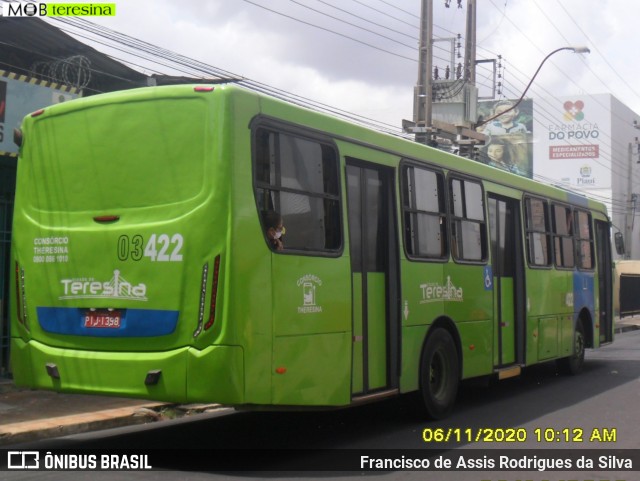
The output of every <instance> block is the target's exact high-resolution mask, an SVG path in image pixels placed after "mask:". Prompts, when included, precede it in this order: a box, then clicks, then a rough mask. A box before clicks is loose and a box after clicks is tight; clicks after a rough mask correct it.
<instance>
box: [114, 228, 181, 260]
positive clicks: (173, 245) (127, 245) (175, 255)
mask: <svg viewBox="0 0 640 481" xmlns="http://www.w3.org/2000/svg"><path fill="white" fill-rule="evenodd" d="M183 243H184V240H183V238H182V234H173V235H172V236H169V235H168V234H151V237H149V240H148V241H147V242H146V243H145V241H144V238H143V237H142V236H141V235H134V236H132V237H129V236H128V235H121V236H120V237H119V238H118V259H120V260H121V261H127V260H129V259H131V260H134V261H139V260H142V259H143V258H145V257H147V258H149V259H150V260H151V262H182V246H183Z"/></svg>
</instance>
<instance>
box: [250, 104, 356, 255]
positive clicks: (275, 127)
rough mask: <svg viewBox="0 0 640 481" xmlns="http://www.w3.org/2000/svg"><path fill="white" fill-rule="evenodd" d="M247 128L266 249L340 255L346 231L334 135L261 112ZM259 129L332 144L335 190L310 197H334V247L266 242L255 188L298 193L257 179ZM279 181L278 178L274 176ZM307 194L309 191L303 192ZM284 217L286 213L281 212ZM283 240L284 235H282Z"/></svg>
mask: <svg viewBox="0 0 640 481" xmlns="http://www.w3.org/2000/svg"><path fill="white" fill-rule="evenodd" d="M249 129H250V135H251V138H250V142H251V188H252V191H253V200H254V206H255V212H256V216H257V218H258V223H259V224H260V229H261V230H262V236H263V238H264V241H265V246H266V247H267V248H268V249H269V252H270V253H273V254H282V255H297V256H300V255H302V256H309V257H328V258H337V257H341V256H342V254H343V252H344V245H345V234H344V212H343V210H344V201H343V192H342V191H343V180H344V179H343V176H342V169H343V164H344V162H343V159H342V156H341V154H340V149H338V146H337V144H336V142H335V140H334V138H333V137H332V136H330V135H327V134H326V133H323V132H322V131H319V130H314V129H311V128H306V127H304V126H301V125H298V124H295V123H291V122H286V121H283V120H281V119H277V118H272V117H268V116H264V115H257V116H255V117H254V118H253V119H252V120H251V122H250V123H249ZM261 130H266V131H269V132H272V133H277V134H285V135H289V136H292V137H297V138H301V139H303V140H307V141H309V142H316V143H318V144H321V145H325V146H327V147H329V148H331V149H332V150H333V152H334V157H335V162H336V164H335V167H336V169H335V170H336V182H337V194H336V196H335V197H334V196H333V195H327V193H326V192H324V193H323V194H321V195H313V196H311V197H315V198H322V199H330V200H336V201H337V203H338V206H337V211H338V225H339V227H338V234H339V236H340V243H339V246H338V247H337V248H336V249H326V250H316V249H299V248H292V247H288V246H287V245H286V243H285V247H284V249H283V250H275V249H273V248H271V246H270V245H269V244H270V243H269V239H268V238H267V233H266V229H265V226H264V219H263V218H262V217H263V216H262V213H261V211H260V205H259V203H258V195H257V192H258V189H265V190H271V191H278V192H289V193H300V192H299V191H296V190H295V189H290V188H283V187H282V186H281V185H272V184H267V183H263V182H259V181H258V168H257V164H258V163H257V156H258V148H257V143H258V142H257V140H258V133H259V132H260V131H261ZM277 181H278V182H279V181H280V179H277ZM303 195H308V194H306V193H305V194H303ZM283 217H285V216H283ZM284 225H285V228H286V218H284ZM285 241H286V238H285Z"/></svg>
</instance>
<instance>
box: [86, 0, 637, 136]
mask: <svg viewBox="0 0 640 481" xmlns="http://www.w3.org/2000/svg"><path fill="white" fill-rule="evenodd" d="M110 1H111V2H115V3H116V6H117V15H116V16H115V17H112V18H102V19H98V20H94V19H92V21H94V22H98V23H100V24H101V25H105V26H107V27H109V28H111V29H114V30H116V31H119V32H122V33H125V34H127V35H130V36H133V37H136V38H139V39H141V40H144V41H146V42H149V43H152V44H155V45H158V46H161V47H163V48H166V49H169V50H172V51H175V52H178V53H180V54H183V55H186V56H189V57H192V58H195V59H197V60H200V61H203V62H206V63H207V64H210V65H213V66H216V67H219V68H222V69H225V70H228V71H230V72H232V73H234V74H238V75H242V76H245V77H248V78H250V79H252V80H256V81H259V82H262V83H265V84H268V85H270V86H274V87H277V88H279V89H282V90H286V91H289V92H292V93H295V94H298V95H302V96H304V97H308V98H312V99H314V100H318V101H321V102H324V103H326V104H329V105H332V106H336V107H339V108H341V109H344V110H348V111H351V112H354V113H357V114H359V115H362V116H366V117H370V118H373V119H376V120H380V121H383V122H386V123H388V124H390V125H393V126H400V122H401V120H402V119H403V118H406V119H411V118H412V117H413V111H412V109H413V107H412V106H413V86H414V85H415V83H416V80H417V75H418V73H417V67H418V63H417V58H418V50H417V44H418V36H419V29H418V26H419V15H420V5H421V1H420V0H204V1H203V0H181V1H179V2H177V1H166V0H135V1H134V0H127V1H123V0H120V1H118V0H110ZM94 3H97V2H94ZM450 3H451V5H450V7H449V8H446V7H445V1H444V0H434V6H433V10H434V35H435V37H436V38H451V37H455V36H456V35H457V34H461V35H462V37H463V38H462V44H463V46H464V37H465V20H466V16H467V1H466V0H463V1H462V4H463V8H458V7H457V0H451V2H450ZM259 5H260V6H262V7H263V8H261V7H260V6H259ZM304 6H306V7H308V8H305V7H304ZM312 9H313V10H312ZM477 10H478V12H477V36H476V38H477V45H478V48H477V59H478V60H482V59H494V58H497V57H498V55H501V56H502V58H503V61H502V62H503V65H504V78H503V79H502V80H503V83H504V84H505V87H504V96H506V97H509V98H517V97H519V96H520V94H521V93H522V92H523V90H524V88H525V86H526V84H527V83H528V81H529V80H530V79H531V77H532V76H533V74H534V72H535V71H536V69H537V67H538V65H539V64H540V62H541V61H542V59H543V58H544V57H545V56H546V55H547V54H548V53H549V52H551V51H553V50H555V49H557V48H559V47H564V46H576V45H585V46H588V47H589V48H590V49H591V54H589V55H577V54H573V53H570V52H567V51H562V52H559V53H557V54H555V55H553V57H551V58H550V60H549V61H548V62H547V63H545V65H544V67H543V68H542V69H541V71H540V73H539V75H538V76H537V77H536V79H535V81H534V83H533V86H532V88H531V89H530V90H529V94H528V97H532V98H536V97H539V96H545V97H547V96H551V95H556V96H570V95H583V96H584V95H588V94H600V93H611V94H613V95H614V96H615V97H617V98H618V99H619V100H620V101H621V102H623V103H624V104H626V105H628V106H629V107H630V108H631V109H632V110H634V111H635V112H640V94H639V93H638V92H639V91H640V87H636V84H637V81H636V79H637V78H640V75H638V72H637V71H638V70H639V69H640V62H638V60H637V56H638V54H637V52H638V32H637V31H636V30H635V28H636V24H637V19H638V18H640V2H639V1H631V0H626V1H614V0H608V1H607V0H477ZM275 12H279V13H280V14H282V15H280V14H278V13H275ZM318 12H324V13H326V14H327V15H330V16H331V17H335V18H330V17H329V16H326V15H322V14H321V13H318ZM284 15H286V16H284ZM294 19H297V20H294ZM337 19H340V20H342V21H340V20H337ZM302 22H306V23H302ZM345 22H349V23H345ZM314 25H315V26H318V27H321V28H317V27H315V26H314ZM356 25H357V26H359V27H361V28H358V27H357V26H356ZM365 29H366V30H365ZM330 31H333V32H337V33H339V34H340V35H338V34H336V33H332V32H330ZM372 32H375V33H372ZM448 45H449V44H448V43H447V42H436V47H435V49H434V55H435V57H436V58H435V60H434V63H436V64H437V65H440V67H441V72H442V71H443V70H444V67H445V66H446V63H447V59H448V57H449V53H448V51H447V50H448ZM96 48H98V49H101V50H105V48H104V47H100V46H97V45H96ZM115 56H116V57H120V58H122V59H124V58H127V57H126V56H125V54H123V53H117V52H116V53H115ZM456 61H457V60H456ZM138 62H139V63H140V64H141V65H145V66H147V68H148V71H147V73H152V72H151V68H152V67H150V66H149V65H150V64H148V63H145V62H143V61H138ZM156 69H157V70H158V71H161V72H163V73H179V72H171V70H170V69H169V68H167V67H156ZM482 75H483V72H482V71H479V78H478V84H481V85H484V86H487V85H489V84H490V82H489V81H488V80H486V79H483V78H482ZM482 89H483V90H484V89H486V87H482Z"/></svg>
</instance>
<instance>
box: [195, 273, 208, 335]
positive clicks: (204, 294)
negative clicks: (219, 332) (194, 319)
mask: <svg viewBox="0 0 640 481" xmlns="http://www.w3.org/2000/svg"><path fill="white" fill-rule="evenodd" d="M208 277H209V263H208V262H205V264H204V265H203V266H202V278H201V280H200V305H199V311H198V326H197V327H196V330H195V331H193V337H198V336H199V335H200V333H201V332H202V321H203V319H204V303H205V300H206V298H207V278H208Z"/></svg>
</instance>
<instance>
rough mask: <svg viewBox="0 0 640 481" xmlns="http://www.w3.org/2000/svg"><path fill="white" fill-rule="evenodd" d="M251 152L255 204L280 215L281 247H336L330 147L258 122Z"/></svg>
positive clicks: (335, 183)
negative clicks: (283, 226) (259, 127)
mask: <svg viewBox="0 0 640 481" xmlns="http://www.w3.org/2000/svg"><path fill="white" fill-rule="evenodd" d="M254 152H255V159H254V162H255V167H254V173H255V174H254V175H255V178H254V186H255V195H256V202H257V207H258V210H259V211H261V212H262V211H268V210H275V211H277V212H279V213H280V214H281V215H282V218H283V220H284V224H285V225H286V229H287V230H286V235H285V236H284V237H283V243H284V247H285V250H291V249H293V250H305V251H318V252H326V251H334V252H335V251H337V250H339V249H340V247H341V246H342V236H341V229H340V225H341V224H340V212H341V208H340V189H339V179H338V155H337V152H336V151H335V148H334V147H333V146H331V145H328V144H326V143H323V142H320V141H317V140H315V139H308V138H304V137H299V136H294V135H290V134H287V133H283V132H276V131H272V130H269V129H266V128H261V129H258V131H257V132H256V136H255V148H254ZM263 227H264V226H263Z"/></svg>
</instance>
